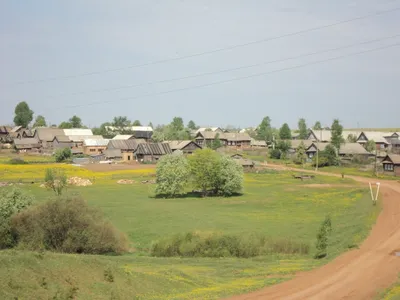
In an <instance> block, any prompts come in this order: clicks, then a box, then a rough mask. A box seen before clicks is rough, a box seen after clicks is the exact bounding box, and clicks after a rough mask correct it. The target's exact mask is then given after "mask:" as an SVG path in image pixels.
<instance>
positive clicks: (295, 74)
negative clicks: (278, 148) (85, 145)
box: [0, 0, 400, 128]
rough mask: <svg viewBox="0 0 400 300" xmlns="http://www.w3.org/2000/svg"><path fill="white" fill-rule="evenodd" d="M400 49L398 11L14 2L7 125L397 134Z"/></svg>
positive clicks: (341, 3)
mask: <svg viewBox="0 0 400 300" xmlns="http://www.w3.org/2000/svg"><path fill="white" fill-rule="evenodd" d="M395 9H397V10H395ZM389 10H393V11H391V12H387V13H384V14H381V15H376V13H378V12H381V11H389ZM366 15H371V16H370V17H368V18H363V19H359V20H354V21H351V22H346V23H342V24H339V25H336V26H329V27H326V25H330V24H334V23H338V22H340V21H344V20H350V19H355V18H358V17H361V16H366ZM324 26H325V27H324ZM321 27H322V28H321ZM311 28H319V29H316V30H312V31H307V29H311ZM301 31H307V32H303V33H299V32H301ZM396 35H398V36H396ZM384 38H385V39H384ZM260 40H261V41H262V40H263V41H264V42H257V43H253V42H255V41H260ZM374 40H375V42H370V41H374ZM376 40H378V41H376ZM366 42H370V43H366ZM243 44H248V45H247V46H240V47H234V46H236V45H243ZM393 45H394V46H393ZM349 46H351V47H349ZM345 47H346V48H345ZM338 48H339V49H338ZM377 48H382V49H380V50H374V49H377ZM218 49H224V50H220V51H214V50H218ZM331 49H336V50H333V51H326V50H331ZM369 50H371V51H369ZM399 50H400V1H398V0H362V1H361V0H360V1H351V0H350V1H349V0H336V1H320V0H246V1H245V0H209V1H206V0H198V1H188V0H168V1H159V0H153V1H147V0H141V1H136V0H124V1H122V0H114V1H102V0H69V1H50V0H41V1H11V0H9V1H7V0H4V1H0V66H1V67H0V124H8V123H12V120H13V115H14V108H15V106H16V104H17V103H18V102H20V101H26V102H27V103H28V104H29V106H30V107H31V109H32V110H33V111H34V112H35V115H40V114H41V115H44V116H45V117H46V119H47V121H48V122H49V123H52V124H59V123H60V122H62V121H65V120H68V119H69V118H70V117H71V116H73V115H78V116H79V117H81V118H82V120H83V123H84V124H86V125H87V126H98V125H100V124H101V123H103V122H107V121H111V120H112V118H113V117H114V116H127V117H128V118H129V119H131V120H136V119H139V120H140V121H141V122H142V123H143V124H144V125H146V124H147V123H149V122H152V123H153V124H165V123H169V122H170V121H171V120H172V118H173V117H175V116H180V117H182V118H183V119H184V121H185V122H188V121H189V120H194V121H195V122H196V124H198V125H202V126H227V125H231V126H235V127H240V128H245V127H249V126H256V125H258V124H259V123H260V122H261V120H262V118H263V117H264V116H269V117H270V118H271V119H272V125H273V126H276V127H279V126H280V125H281V124H282V123H284V122H287V123H288V124H289V125H290V126H291V127H292V128H294V127H296V126H297V121H298V119H299V118H305V119H306V120H307V122H308V124H309V125H310V126H312V124H313V123H315V121H321V123H322V124H323V125H324V126H326V125H330V124H331V123H332V120H333V119H334V118H339V119H340V121H341V122H342V124H343V125H344V126H345V127H347V128H350V127H351V128H356V127H385V128H387V127H400V119H399V110H400V84H399V82H400V51H399ZM366 51H369V52H366ZM360 52H365V53H360ZM197 54H200V55H197ZM306 54H310V55H308V56H306ZM188 56H189V57H188ZM343 56H344V57H343ZM335 57H340V58H338V59H332V58H335ZM290 58H292V59H290ZM160 61H162V62H160ZM250 65H255V66H253V67H246V66H250ZM244 67H246V68H244ZM235 68H236V70H232V69H235ZM238 68H239V69H238ZM222 70H225V72H221V71H222ZM204 73H208V75H204V76H200V75H202V74H204ZM210 73H211V74H210ZM257 74H258V75H257ZM260 74H261V75H260ZM197 75H198V76H197ZM255 75H257V76H255ZM182 77H189V78H186V79H182ZM173 79H180V80H173ZM160 81H161V82H160Z"/></svg>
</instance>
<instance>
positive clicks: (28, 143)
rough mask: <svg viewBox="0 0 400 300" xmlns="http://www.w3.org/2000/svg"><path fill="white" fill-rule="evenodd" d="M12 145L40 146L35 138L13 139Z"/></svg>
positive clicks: (23, 147)
mask: <svg viewBox="0 0 400 300" xmlns="http://www.w3.org/2000/svg"><path fill="white" fill-rule="evenodd" d="M14 145H15V148H17V149H31V148H40V144H39V141H38V140H37V139H36V138H23V139H17V140H14Z"/></svg>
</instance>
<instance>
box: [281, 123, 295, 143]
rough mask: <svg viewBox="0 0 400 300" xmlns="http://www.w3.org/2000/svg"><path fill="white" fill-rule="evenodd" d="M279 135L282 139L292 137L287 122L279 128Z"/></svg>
mask: <svg viewBox="0 0 400 300" xmlns="http://www.w3.org/2000/svg"><path fill="white" fill-rule="evenodd" d="M279 137H280V138H281V139H282V140H290V139H291V138H292V132H291V131H290V127H289V125H288V124H287V123H285V124H283V125H282V127H281V128H280V129H279Z"/></svg>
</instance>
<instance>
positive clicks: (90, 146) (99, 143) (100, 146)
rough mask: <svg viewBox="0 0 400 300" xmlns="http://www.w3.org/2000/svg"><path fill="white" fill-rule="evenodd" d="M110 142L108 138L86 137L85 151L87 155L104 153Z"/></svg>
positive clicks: (84, 141) (84, 142)
mask: <svg viewBox="0 0 400 300" xmlns="http://www.w3.org/2000/svg"><path fill="white" fill-rule="evenodd" d="M109 142H110V140H108V139H85V140H83V153H84V154H87V155H99V154H103V153H104V151H105V150H106V149H107V146H108V143H109Z"/></svg>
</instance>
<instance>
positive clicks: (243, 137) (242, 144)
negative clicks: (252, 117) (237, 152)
mask: <svg viewBox="0 0 400 300" xmlns="http://www.w3.org/2000/svg"><path fill="white" fill-rule="evenodd" d="M217 138H218V139H219V140H220V141H221V143H222V145H223V146H227V147H231V148H250V146H251V137H250V136H249V135H248V134H247V133H236V132H223V133H220V132H214V131H200V132H198V133H197V135H196V137H195V140H196V143H197V144H198V145H199V146H201V147H204V146H211V144H212V143H213V142H214V141H215V140H216V139H217Z"/></svg>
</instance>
